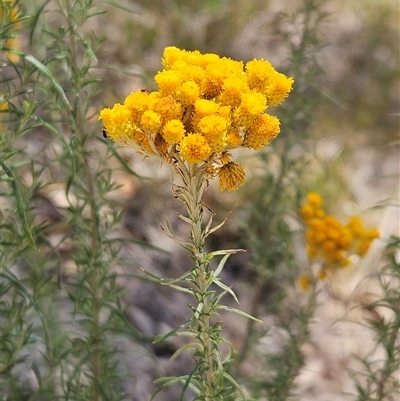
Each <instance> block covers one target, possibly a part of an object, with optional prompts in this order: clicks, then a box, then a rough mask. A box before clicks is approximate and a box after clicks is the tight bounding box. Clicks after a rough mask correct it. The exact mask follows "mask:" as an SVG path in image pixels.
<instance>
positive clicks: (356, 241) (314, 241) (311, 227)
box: [299, 192, 379, 288]
mask: <svg viewBox="0 0 400 401" xmlns="http://www.w3.org/2000/svg"><path fill="white" fill-rule="evenodd" d="M300 213H301V216H302V218H303V221H304V224H305V225H306V227H307V231H306V234H305V238H306V243H307V255H308V257H309V258H310V259H316V258H320V259H321V260H322V262H323V266H322V269H321V271H320V272H319V273H318V275H317V277H318V278H319V279H320V280H324V279H325V278H326V277H327V272H329V271H330V270H334V269H338V268H344V267H346V266H348V265H350V256H351V255H358V256H360V257H364V256H365V255H366V253H367V252H368V250H369V248H370V246H371V243H372V241H373V240H374V239H376V238H379V232H378V230H377V229H376V228H370V229H366V228H364V226H363V223H362V220H361V217H360V216H353V217H350V219H349V221H348V223H347V224H345V225H343V224H342V223H341V222H340V221H339V220H338V219H337V218H336V217H334V216H329V215H327V214H326V213H325V211H324V209H323V198H322V196H321V195H320V194H318V193H316V192H310V193H308V194H307V202H306V203H305V204H304V205H303V206H302V207H301V210H300ZM300 279H301V278H299V286H300V287H301V288H303V287H305V285H303V284H304V283H303V284H301V283H300ZM303 281H304V280H303Z"/></svg>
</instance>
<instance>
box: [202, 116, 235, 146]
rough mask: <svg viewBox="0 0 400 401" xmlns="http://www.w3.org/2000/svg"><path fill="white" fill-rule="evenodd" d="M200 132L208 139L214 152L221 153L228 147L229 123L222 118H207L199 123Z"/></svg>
mask: <svg viewBox="0 0 400 401" xmlns="http://www.w3.org/2000/svg"><path fill="white" fill-rule="evenodd" d="M197 128H198V130H199V132H200V133H201V134H202V135H203V136H204V137H205V138H206V140H207V143H208V144H209V145H210V147H211V150H212V151H213V152H219V151H221V150H222V149H223V148H224V147H225V146H226V133H227V129H228V127H227V122H226V120H225V119H224V118H223V117H221V116H215V115H213V116H206V117H203V118H202V119H201V120H200V121H199V123H198V127H197Z"/></svg>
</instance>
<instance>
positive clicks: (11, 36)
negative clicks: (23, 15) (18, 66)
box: [0, 0, 21, 63]
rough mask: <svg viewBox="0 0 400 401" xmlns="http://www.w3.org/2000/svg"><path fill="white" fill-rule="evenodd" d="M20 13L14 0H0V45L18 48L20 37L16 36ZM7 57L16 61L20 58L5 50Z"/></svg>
mask: <svg viewBox="0 0 400 401" xmlns="http://www.w3.org/2000/svg"><path fill="white" fill-rule="evenodd" d="M19 17H20V13H19V9H18V6H17V2H16V1H15V0H0V21H1V25H2V34H1V47H2V48H6V49H14V50H19V49H20V48H21V43H20V39H19V37H18V36H17V35H18V30H19V29H20V28H21V22H20V21H19ZM5 54H6V55H7V59H8V60H9V61H11V62H12V63H17V62H18V61H19V59H20V56H19V55H18V54H15V53H12V52H9V51H6V53H5Z"/></svg>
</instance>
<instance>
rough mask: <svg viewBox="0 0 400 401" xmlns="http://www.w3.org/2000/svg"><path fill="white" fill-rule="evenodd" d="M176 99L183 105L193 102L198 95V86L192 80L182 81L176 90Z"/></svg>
mask: <svg viewBox="0 0 400 401" xmlns="http://www.w3.org/2000/svg"><path fill="white" fill-rule="evenodd" d="M177 96H178V99H179V101H180V102H181V103H182V105H183V106H186V107H187V106H189V105H191V104H193V103H194V102H195V101H196V100H197V99H198V98H199V96H200V88H199V86H198V85H197V84H196V82H194V81H186V82H184V83H183V84H182V85H181V87H180V88H179V91H178V95H177Z"/></svg>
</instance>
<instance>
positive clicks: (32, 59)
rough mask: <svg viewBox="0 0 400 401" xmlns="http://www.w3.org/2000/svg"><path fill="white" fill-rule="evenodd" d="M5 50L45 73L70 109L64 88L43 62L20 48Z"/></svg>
mask: <svg viewBox="0 0 400 401" xmlns="http://www.w3.org/2000/svg"><path fill="white" fill-rule="evenodd" d="M7 51H8V52H9V53H14V54H17V55H18V56H20V57H23V58H24V59H25V60H26V61H28V62H30V63H31V64H33V65H34V66H35V67H36V68H37V69H38V70H39V71H40V72H41V73H42V74H43V75H45V76H46V77H47V78H49V79H50V81H51V83H52V84H53V86H54V88H55V89H56V91H57V92H58V93H59V95H60V96H61V98H62V100H63V101H64V103H65V104H66V105H67V106H68V108H69V110H70V111H72V107H71V105H70V103H69V101H68V98H67V96H66V94H65V92H64V89H63V88H62V86H61V85H60V83H59V82H58V81H57V79H56V77H55V76H54V75H53V74H52V73H51V71H50V70H49V69H48V68H47V67H46V66H45V65H44V64H43V63H41V62H40V61H39V60H38V59H37V58H35V57H33V56H32V55H31V54H26V53H24V52H21V51H20V50H16V49H7Z"/></svg>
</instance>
